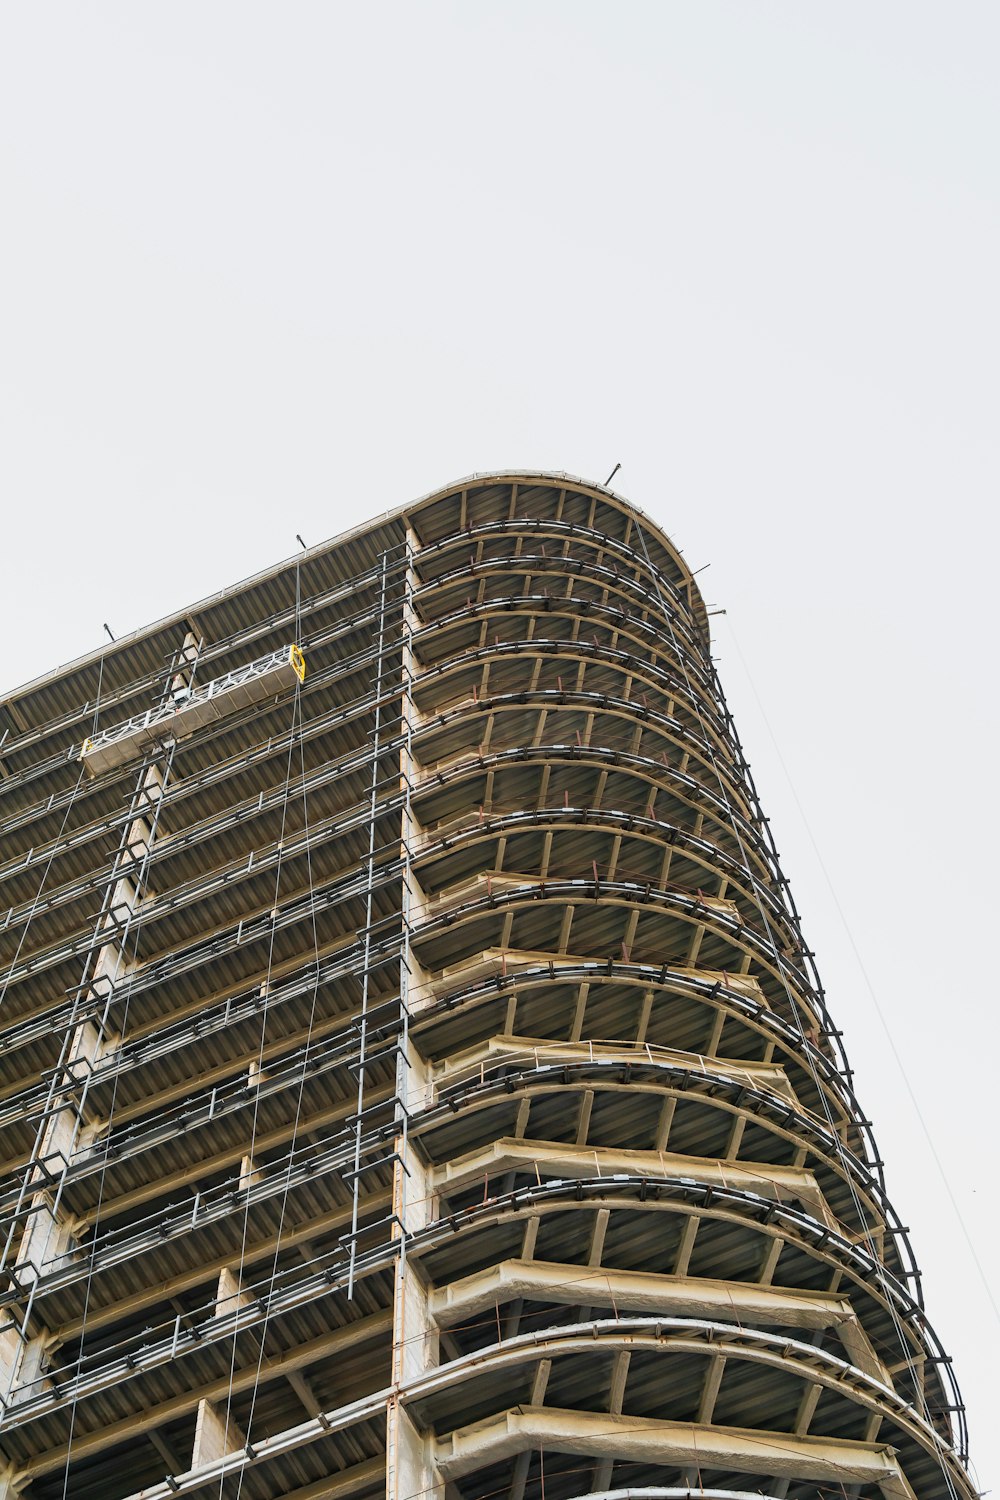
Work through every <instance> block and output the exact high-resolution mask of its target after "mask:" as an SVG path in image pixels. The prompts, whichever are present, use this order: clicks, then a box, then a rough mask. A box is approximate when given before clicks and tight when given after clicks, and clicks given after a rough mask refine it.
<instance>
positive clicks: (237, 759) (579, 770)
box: [0, 473, 974, 1500]
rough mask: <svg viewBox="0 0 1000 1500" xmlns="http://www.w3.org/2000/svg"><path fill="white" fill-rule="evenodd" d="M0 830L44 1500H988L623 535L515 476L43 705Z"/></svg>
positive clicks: (271, 582) (0, 1140)
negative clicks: (844, 1498)
mask: <svg viewBox="0 0 1000 1500" xmlns="http://www.w3.org/2000/svg"><path fill="white" fill-rule="evenodd" d="M196 676H197V681H196V680H195V679H196ZM151 701H152V706H150V703H151ZM0 827H2V829H3V834H4V839H5V847H4V851H3V857H2V860H0V1055H3V1056H4V1058H5V1060H6V1065H7V1069H8V1072H7V1074H6V1076H4V1077H0V1220H2V1225H3V1229H2V1233H3V1239H2V1242H0V1243H2V1249H0V1500H13V1497H14V1496H15V1495H18V1496H22V1495H23V1496H24V1497H25V1500H69V1497H70V1496H72V1497H73V1500H170V1497H172V1496H174V1495H179V1494H183V1495H192V1496H196V1497H197V1496H200V1497H201V1500H244V1497H245V1500H267V1497H269V1496H270V1495H272V1494H277V1493H281V1494H287V1495H289V1496H295V1497H296V1500H319V1497H320V1496H323V1497H324V1500H326V1497H331V1500H332V1497H333V1496H334V1495H336V1496H337V1497H342V1500H346V1497H349V1496H350V1497H354V1500H382V1497H385V1500H416V1497H418V1496H423V1497H424V1500H482V1497H484V1496H486V1495H497V1496H501V1495H503V1496H507V1497H509V1500H543V1496H544V1500H598V1497H600V1496H605V1495H612V1494H614V1495H625V1494H636V1495H638V1494H648V1495H650V1496H652V1495H654V1494H655V1495H657V1496H674V1495H677V1496H679V1495H681V1494H687V1493H689V1492H693V1491H697V1492H698V1493H704V1494H706V1495H709V1496H712V1497H716V1500H741V1497H744V1496H746V1495H749V1494H757V1493H758V1492H760V1493H766V1494H767V1495H768V1496H770V1497H771V1500H812V1497H814V1496H815V1495H817V1494H819V1495H825V1494H826V1493H827V1491H828V1490H829V1491H830V1492H831V1494H832V1493H840V1489H841V1487H843V1488H845V1489H846V1492H847V1493H848V1494H849V1495H850V1496H851V1500H973V1495H974V1489H973V1486H972V1483H971V1480H970V1477H969V1474H968V1472H967V1469H966V1467H965V1462H966V1458H967V1437H966V1431H965V1419H964V1411H963V1408H962V1403H961V1397H960V1395H959V1393H958V1388H957V1385H956V1384H955V1381H954V1377H953V1374H952V1371H951V1366H950V1361H949V1360H948V1357H947V1355H946V1354H945V1352H944V1350H943V1349H942V1347H941V1345H940V1343H939V1342H938V1340H937V1338H936V1336H935V1334H934V1332H933V1330H932V1329H931V1328H930V1326H929V1324H928V1322H927V1318H926V1315H925V1313H924V1311H923V1307H922V1300H921V1286H920V1276H919V1272H918V1270H917V1266H916V1263H915V1260H914V1258H913V1253H912V1250H911V1248H910V1244H909V1237H908V1232H907V1230H906V1228H905V1226H904V1225H903V1224H902V1222H901V1221H900V1218H899V1216H898V1214H897V1213H896V1211H895V1209H894V1208H893V1205H892V1203H891V1200H890V1198H889V1196H888V1194H887V1191H886V1184H885V1180H884V1172H883V1164H882V1161H881V1158H880V1155H879V1152H878V1149H877V1145H876V1143H875V1141H874V1139H873V1136H872V1131H871V1125H870V1122H869V1120H868V1118H867V1116H866V1114H865V1113H864V1111H863V1110H862V1108H861V1107H860V1105H859V1103H858V1101H857V1099H856V1097H855V1094H854V1089H853V1075H852V1073H851V1069H850V1067H849V1064H848V1061H847V1058H846V1054H845V1052H844V1048H843V1043H842V1038H841V1035H840V1032H839V1031H838V1030H837V1028H836V1027H835V1025H834V1024H833V1022H832V1020H831V1017H830V1014H829V1011H828V1009H827V998H826V995H825V993H824V991H823V988H822V985H821V982H820V979H819V975H818V973H817V970H816V966H815V962H814V958H813V955H812V953H811V951H810V950H809V948H808V947H807V946H806V943H805V941H804V939H803V936H802V933H801V929H800V924H799V918H798V912H797V909H796V906H795V903H794V901H793V899H792V896H791V891H790V888H789V885H788V882H787V880H786V879H785V876H784V874H783V872H782V869H781V866H780V862H779V859H778V854H777V850H776V847H775V843H774V839H773V837H772V834H771V830H770V826H769V824H768V821H767V819H766V817H765V816H764V813H763V810H762V808H761V804H760V799H759V797H758V793H757V788H756V786H755V785H754V782H753V778H752V776H751V774H750V768H749V766H748V764H747V761H746V756H745V754H744V751H743V747H742V745H741V743H740V739H739V735H738V733H737V730H736V726H735V724H734V723H733V719H732V716H731V714H730V711H729V708H728V705H727V703H726V700H725V697H724V694H723V691H722V687H721V684H720V683H719V680H718V675H717V672H716V668H715V663H714V661H713V659H712V655H711V648H710V641H709V635H708V620H707V615H706V613H705V609H704V605H703V603H702V601H701V599H700V597H699V595H698V591H697V586H696V583H695V581H694V579H693V577H692V575H691V573H690V570H689V569H688V568H687V566H686V564H685V563H684V560H683V559H682V558H681V557H680V555H679V554H678V553H677V551H676V549H675V548H674V547H673V546H672V545H671V543H670V541H669V539H668V538H667V537H666V536H665V535H664V534H663V533H662V532H661V531H660V530H659V529H658V528H657V527H656V526H655V525H654V524H653V523H652V522H651V521H650V520H649V519H648V518H647V517H644V516H642V515H641V513H640V512H638V511H637V510H636V509H635V507H634V506H631V505H630V504H629V503H628V502H627V501H624V500H623V499H622V498H621V497H620V496H617V495H615V494H613V493H612V492H611V491H610V490H608V489H607V488H605V487H603V486H600V485H594V484H590V483H588V482H585V481H582V480H576V479H572V478H570V477H568V476H565V475H551V474H528V473H503V474H495V475H479V476H473V477H471V478H470V479H469V480H465V481H462V482H461V483H459V484H458V485H454V486H450V487H448V488H447V489H445V490H442V491H439V492H436V493H435V494H433V495H431V496H428V497H427V498H426V499H424V500H422V501H419V502H417V503H416V504H414V505H411V506H407V507H405V508H404V509H403V510H401V511H399V512H394V513H392V514H391V515H388V516H385V517H382V518H380V519H379V520H377V521H375V522H373V523H372V524H371V525H370V526H367V527H362V528H360V529H359V530H358V531H356V532H353V533H351V534H350V535H348V536H347V537H344V538H341V539H338V540H336V541H334V542H332V543H328V544H324V545H323V546H321V547H318V548H313V549H309V550H308V551H305V552H303V553H302V554H301V555H300V556H298V557H296V558H295V559H293V560H292V561H290V562H288V563H283V564H280V565H278V566H276V567H275V568H273V569H269V570H267V571H266V572H265V573H263V574H261V575H259V576H258V577H256V578H254V579H250V580H248V581H247V582H246V583H245V584H243V585H240V586H239V587H237V588H236V589H227V590H225V591H224V592H223V593H220V594H219V595H216V596H214V597H213V598H212V599H209V600H206V601H203V602H202V603H201V604H198V605H195V606H193V607H192V608H191V609H190V610H187V611H185V612H184V613H183V614H181V615H178V616H177V617H174V618H172V619H171V620H168V621H164V622H161V623H160V624H159V625H157V626H154V627H150V629H149V630H148V631H146V632H140V633H138V634H137V635H136V636H135V637H133V638H130V639H129V640H128V641H125V642H116V643H114V646H113V648H110V649H109V648H108V647H105V648H104V650H103V651H102V653H101V654H100V655H99V656H95V657H93V658H88V659H84V661H82V662H80V663H75V664H73V665H72V666H71V667H69V668H67V669H64V671H63V672H62V673H57V674H54V675H53V676H52V677H50V678H46V679H43V680H42V681H41V682H39V683H36V684H29V685H28V687H27V688H25V689H23V690H22V691H21V692H20V693H19V694H15V695H14V696H13V697H12V698H11V699H9V700H6V701H4V702H0ZM3 913H5V915H2V914H3Z"/></svg>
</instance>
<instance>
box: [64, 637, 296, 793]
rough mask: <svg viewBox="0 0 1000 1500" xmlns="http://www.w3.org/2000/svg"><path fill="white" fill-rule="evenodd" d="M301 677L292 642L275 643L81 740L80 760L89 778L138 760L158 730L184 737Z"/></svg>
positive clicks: (160, 733) (158, 736) (154, 740)
mask: <svg viewBox="0 0 1000 1500" xmlns="http://www.w3.org/2000/svg"><path fill="white" fill-rule="evenodd" d="M305 675H306V662H305V657H304V656H303V654H302V651H301V649H300V648H299V647H298V646H297V645H295V644H294V642H293V643H292V644H291V645H289V646H281V647H279V648H278V650H277V651H271V652H269V653H268V655H267V656H261V657H259V658H258V659H257V660H256V661H252V662H248V663H247V665H246V666H243V667H237V668H235V670H234V671H232V672H227V673H226V674H225V676H223V677H216V678H215V679H214V680H213V681H212V682H208V683H206V684H205V686H204V687H200V688H195V689H193V690H189V689H187V688H183V689H181V690H180V691H179V692H178V693H175V694H174V695H173V696H171V697H169V698H168V699H167V700H166V701H165V702H164V703H161V704H160V705H159V706H158V707H156V708H150V709H147V710H146V712H145V713H144V714H136V715H135V716H134V717H133V718H131V719H126V720H125V722H124V723H123V724H116V725H114V726H113V727H112V728H111V729H105V730H104V731H103V732H102V733H100V734H95V735H93V736H92V737H91V738H89V739H86V740H84V742H83V744H82V746H81V747H80V759H81V760H82V761H83V763H84V765H85V766H86V768H87V770H88V771H89V773H90V774H91V776H99V775H100V774H101V772H102V771H109V770H111V769H112V768H113V767H115V766H122V765H126V764H127V763H128V762H129V761H131V760H138V759H139V757H140V756H141V755H142V754H143V752H144V751H145V750H147V749H148V748H149V747H150V746H151V745H154V744H156V743H157V742H158V741H160V740H162V739H163V736H164V734H169V735H170V737H171V738H172V739H178V740H180V739H186V738H187V737H188V735H192V734H194V733H195V731H196V730H198V729H201V728H202V727H203V725H205V724H209V723H211V722H212V721H213V720H215V719H221V718H224V717H225V716H226V715H227V714H231V713H234V712H235V711H236V710H237V709H241V708H250V707H252V705H253V704H255V703H263V702H264V701H265V700H267V699H268V698H273V697H274V696H275V695H276V694H277V693H280V692H281V691H282V689H284V688H287V687H291V685H292V683H293V682H294V681H295V679H296V678H298V680H299V681H300V682H304V681H305Z"/></svg>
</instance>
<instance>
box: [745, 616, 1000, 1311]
mask: <svg viewBox="0 0 1000 1500" xmlns="http://www.w3.org/2000/svg"><path fill="white" fill-rule="evenodd" d="M729 634H730V636H731V638H732V642H733V646H734V647H735V650H736V654H737V656H738V657H739V659H740V663H741V664H742V667H743V670H744V672H745V673H746V677H747V681H748V683H749V684H750V691H751V692H752V693H753V696H754V700H755V702H756V704H757V707H758V709H759V710H760V715H761V718H762V719H763V721H764V727H765V728H766V730H767V733H768V736H769V738H770V740H771V743H772V745H773V746H774V750H775V754H776V755H777V757H778V762H779V764H780V766H781V769H782V771H783V772H784V774H785V779H786V781H787V782H788V787H789V790H790V792H791V794H792V798H793V800H794V802H795V806H796V807H797V808H798V811H799V816H800V817H801V819H802V825H803V827H804V828H805V830H806V834H807V836H808V838H809V842H810V844H811V845H812V848H813V853H814V854H815V856H816V859H817V862H818V864H819V867H820V869H821V871H822V872H823V878H824V880H825V881H826V885H827V889H828V890H829V892H830V897H831V900H832V901H833V904H834V907H835V908H836V911H837V916H838V917H839V918H840V923H841V926H842V927H843V929H844V932H845V934H846V936H847V940H848V943H849V944H850V947H851V951H852V952H853V954H854V958H855V960H856V962H857V965H858V969H859V970H860V972H861V977H862V979H863V980H864V983H865V988H866V989H867V990H868V994H869V996H870V997H871V1001H872V1004H873V1005H874V1007H875V1012H876V1014H877V1016H878V1018H879V1022H880V1023H881V1026H882V1030H883V1031H884V1033H885V1037H886V1040H887V1041H888V1043H889V1050H890V1051H891V1053H892V1055H893V1058H894V1060H895V1062H896V1066H897V1068H898V1069H899V1074H900V1077H901V1078H902V1080H903V1083H904V1085H905V1087H906V1092H907V1094H908V1095H909V1098H910V1103H911V1104H912V1105H913V1109H914V1112H915V1114H916V1116H917V1119H918V1120H919V1122H920V1128H921V1130H922V1131H923V1133H924V1139H925V1140H926V1142H927V1147H928V1150H929V1151H930V1153H931V1156H932V1157H933V1159H934V1164H935V1166H936V1167H937V1170H938V1174H939V1176H940V1178H941V1182H942V1184H943V1186H944V1189H945V1192H946V1193H947V1194H948V1199H949V1201H950V1203H951V1206H952V1209H953V1210H954V1213H955V1219H956V1222H957V1223H958V1225H959V1228H960V1229H961V1231H962V1234H963V1237H964V1239H965V1243H966V1246H967V1248H968V1251H969V1254H970V1256H971V1257H972V1262H973V1264H974V1266H975V1268H976V1271H977V1273H978V1275H979V1279H980V1281H981V1282H982V1284H983V1290H984V1291H985V1292H986V1296H987V1298H988V1299H989V1303H990V1307H991V1308H992V1310H993V1315H994V1317H995V1318H996V1320H997V1322H998V1323H1000V1306H998V1305H997V1301H996V1298H995V1297H994V1295H993V1289H992V1288H991V1286H990V1284H989V1281H988V1280H987V1278H986V1272H985V1270H984V1268H983V1265H982V1262H981V1261H980V1259H979V1256H978V1254H977V1253H976V1247H975V1244H974V1243H973V1240H972V1236H971V1234H970V1233H969V1229H968V1226H967V1225H966V1222H965V1220H964V1218H963V1217H962V1211H961V1209H960V1208H959V1206H958V1202H957V1200H956V1198H955V1194H954V1193H953V1191H952V1188H951V1183H950V1182H949V1180H948V1176H947V1174H946V1172H945V1169H944V1164H943V1163H942V1161H941V1157H940V1155H939V1154H938V1151H937V1148H936V1147H935V1145H934V1141H933V1138H932V1137H931V1133H930V1128H929V1127H928V1124H927V1120H926V1118H925V1116H924V1113H923V1111H922V1110H921V1108H920V1101H919V1100H918V1098H917V1095H916V1092H915V1090H914V1088H913V1085H912V1084H911V1082H910V1079H909V1077H908V1075H907V1072H906V1068H905V1067H904V1065H903V1059H902V1057H901V1055H900V1053H899V1049H898V1048H897V1046H896V1041H895V1038H894V1037H893V1034H892V1030H891V1029H890V1026H889V1022H888V1020H887V1018H886V1015H885V1011H884V1010H883V1008H882V1005H881V1002H880V1001H879V997H878V994H877V992H876V990H875V986H874V984H873V983H872V980H871V978H870V976H869V974H868V970H867V968H866V967H865V963H864V960H863V959H862V957H861V951H860V949H859V947H858V944H857V942H856V941H855V938H854V933H853V932H852V930H851V927H850V925H849V923H848V920H847V916H846V914H845V912H844V908H843V906H842V905H841V902H840V898H839V897H838V895H837V891H836V889H835V887H834V884H833V880H832V878H831V876H830V872H829V870H828V868H827V866H826V862H825V861H824V859H823V855H822V853H821V852H820V848H819V845H818V844H817V842H816V838H815V835H814V834H813V831H812V828H811V826H810V823H809V819H808V818H807V817H806V812H805V808H804V807H803V806H802V802H801V800H800V798H799V794H798V791H797V790H796V787H795V783H794V782H793V780H792V776H791V772H790V771H789V769H788V765H787V763H786V761H785V758H784V756H783V755H782V753H781V747H780V745H779V744H778V741H777V739H776V738H775V734H774V730H773V729H772V727H771V722H770V720H769V719H768V716H767V712H766V710H765V708H764V705H763V703H762V701H761V697H760V694H759V693H758V691H757V686H756V683H755V682H754V679H753V677H752V676H751V673H750V668H749V666H748V665H747V661H746V658H745V656H744V654H743V651H742V650H741V648H740V643H739V640H738V639H737V636H736V631H735V630H734V628H733V626H732V625H731V624H730V625H729Z"/></svg>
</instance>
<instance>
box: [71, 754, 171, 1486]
mask: <svg viewBox="0 0 1000 1500" xmlns="http://www.w3.org/2000/svg"><path fill="white" fill-rule="evenodd" d="M176 748H177V745H176V741H174V740H171V741H170V742H169V745H168V747H167V751H166V759H165V763H164V770H163V772H162V776H161V788H162V786H163V785H165V784H166V783H167V782H168V781H169V779H170V771H171V767H172V766H173V760H174V752H175V750H176ZM152 763H155V757H153V758H151V761H150V763H145V762H144V764H143V767H142V770H141V771H140V773H139V775H140V787H142V786H144V785H145V777H146V774H147V772H148V770H149V769H150V764H152ZM162 800H163V799H162V797H158V798H157V799H156V807H155V809H154V812H153V817H152V819H151V821H150V830H149V837H148V838H147V839H146V841H145V846H146V847H145V851H144V854H143V859H142V864H141V866H140V869H139V874H138V876H137V878H136V881H135V887H134V889H135V899H134V901H132V902H131V903H130V905H129V910H128V915H127V917H126V921H125V926H124V930H123V932H122V934H121V941H120V943H118V944H117V946H118V950H119V953H121V954H123V955H124V956H125V957H126V962H128V958H127V945H128V938H129V931H130V928H131V924H132V917H133V915H134V913H135V910H136V908H137V907H138V905H139V902H140V900H141V892H142V888H143V885H144V883H145V878H146V870H147V867H148V864H149V851H150V849H151V847H152V845H153V842H154V841H155V838H156V827H157V822H158V820H159V816H160V808H161V806H162ZM141 932H142V927H141V924H140V923H138V922H137V923H136V924H135V936H134V939H133V943H132V958H131V966H130V968H129V970H128V982H127V985H126V991H125V1003H124V1007H123V1010H122V1018H121V1027H120V1031H119V1035H120V1036H121V1037H124V1035H125V1031H126V1027H127V1024H128V1008H129V1000H130V998H131V992H132V983H133V979H134V975H135V970H136V962H137V959H138V954H139V938H140V936H141ZM116 978H117V966H116ZM113 993H114V986H112V988H111V989H110V990H109V993H108V999H107V1003H106V1005H105V1019H104V1020H102V1022H101V1025H100V1026H99V1027H98V1035H99V1036H100V1037H102V1038H103V1036H104V1032H105V1023H106V1017H107V1015H108V1013H109V1012H110V1008H111V995H112V994H113ZM119 1077H120V1075H118V1074H116V1075H115V1080H114V1083H113V1085H112V1090H111V1102H110V1104H109V1106H108V1115H107V1122H106V1128H107V1129H108V1130H110V1129H111V1122H112V1120H113V1119H114V1113H115V1105H116V1103H117V1098H118V1082H119ZM89 1083H90V1076H89V1075H88V1078H87V1080H86V1082H85V1083H84V1087H83V1091H82V1094H81V1097H80V1103H79V1105H78V1107H77V1109H76V1111H75V1113H74V1123H73V1138H72V1143H71V1146H70V1154H71V1153H72V1151H73V1149H74V1148H75V1145H76V1142H77V1140H78V1138H79V1132H80V1127H81V1124H82V1122H83V1118H84V1108H85V1105H86V1098H87V1092H88V1087H89ZM67 1160H68V1158H67ZM107 1169H108V1158H107V1157H105V1159H104V1162H103V1163H102V1165H101V1173H100V1177H99V1180H98V1194H97V1207H96V1211H95V1214H94V1225H93V1239H94V1243H93V1245H92V1247H91V1252H90V1257H89V1265H88V1271H87V1280H86V1283H85V1288H84V1300H83V1317H82V1326H81V1330H80V1348H81V1350H82V1349H83V1345H84V1341H85V1339H86V1336H87V1318H88V1316H89V1313H90V1296H91V1288H92V1286H93V1276H94V1262H95V1260H96V1256H97V1244H96V1237H97V1226H98V1224H99V1223H100V1219H101V1211H102V1209H103V1206H104V1186H105V1181H106V1177H107ZM65 1180H66V1178H65V1172H64V1173H63V1174H62V1177H61V1179H60V1184H59V1189H58V1191H57V1193H56V1197H55V1201H54V1203H53V1207H52V1216H53V1220H55V1217H56V1214H57V1213H58V1210H59V1204H60V1201H61V1195H62V1188H63V1185H64V1183H65ZM78 1404H79V1397H78V1395H77V1394H76V1393H75V1392H74V1396H73V1401H72V1404H71V1406H70V1416H69V1432H68V1435H67V1439H66V1461H65V1465H64V1468H63V1492H62V1500H68V1497H69V1476H70V1467H71V1463H72V1456H73V1438H74V1435H75V1432H76V1413H77V1407H78Z"/></svg>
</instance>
